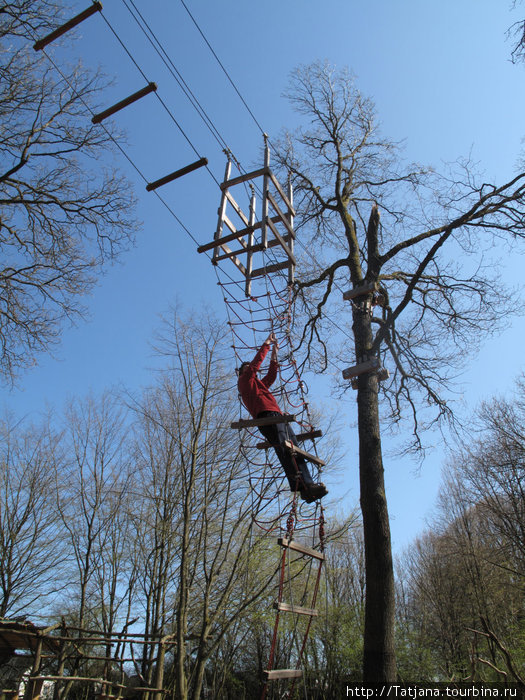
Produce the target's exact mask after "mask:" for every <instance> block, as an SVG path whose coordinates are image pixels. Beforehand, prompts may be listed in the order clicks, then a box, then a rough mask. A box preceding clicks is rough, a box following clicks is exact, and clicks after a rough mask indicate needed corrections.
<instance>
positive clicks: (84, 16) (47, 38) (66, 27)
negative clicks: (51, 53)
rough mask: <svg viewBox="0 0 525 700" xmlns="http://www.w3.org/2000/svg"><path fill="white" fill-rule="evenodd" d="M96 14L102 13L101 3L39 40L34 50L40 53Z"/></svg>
mask: <svg viewBox="0 0 525 700" xmlns="http://www.w3.org/2000/svg"><path fill="white" fill-rule="evenodd" d="M3 9H4V8H3V7H2V10H3ZM95 12H102V4H101V3H100V2H94V3H93V4H92V5H91V6H90V7H88V8H87V10H84V11H83V12H81V13H80V14H78V15H75V17H73V18H72V19H70V20H68V21H67V22H66V23H65V24H62V25H61V26H60V27H58V28H57V29H55V30H54V31H53V32H51V34H48V35H47V36H45V37H44V38H43V39H39V40H38V41H37V42H35V43H34V44H33V48H34V50H35V51H40V50H41V49H43V48H45V47H46V46H47V45H48V44H51V43H52V42H53V41H55V39H58V37H60V36H62V35H63V34H65V33H66V32H69V30H70V29H73V27H76V26H77V24H80V23H81V22H83V21H84V20H86V19H87V18H88V17H91V15H93V14H95Z"/></svg>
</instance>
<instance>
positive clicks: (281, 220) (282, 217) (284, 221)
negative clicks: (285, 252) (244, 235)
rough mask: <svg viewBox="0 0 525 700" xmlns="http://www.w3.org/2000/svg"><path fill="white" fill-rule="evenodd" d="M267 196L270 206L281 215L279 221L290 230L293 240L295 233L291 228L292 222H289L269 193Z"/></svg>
mask: <svg viewBox="0 0 525 700" xmlns="http://www.w3.org/2000/svg"><path fill="white" fill-rule="evenodd" d="M267 196H268V200H269V202H270V204H271V205H272V207H273V208H274V211H275V212H277V214H278V215H279V221H280V222H281V223H282V224H284V225H285V226H286V228H287V229H288V233H289V234H290V235H291V236H292V238H295V231H294V230H293V227H292V226H291V224H290V222H289V221H288V220H287V218H286V215H285V214H284V213H283V212H282V211H281V209H280V208H279V205H278V204H277V202H276V201H275V199H274V198H273V197H272V195H271V194H270V193H269V192H268V193H267Z"/></svg>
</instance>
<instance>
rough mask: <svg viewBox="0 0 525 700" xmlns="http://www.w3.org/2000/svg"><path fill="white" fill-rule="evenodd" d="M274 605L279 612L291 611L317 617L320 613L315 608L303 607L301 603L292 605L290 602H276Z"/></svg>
mask: <svg viewBox="0 0 525 700" xmlns="http://www.w3.org/2000/svg"><path fill="white" fill-rule="evenodd" d="M273 607H274V608H275V609H276V610H279V612H291V613H295V614H296V615H310V617H317V615H318V614H319V613H318V612H317V610H315V609H314V608H303V607H302V606H300V605H290V604H289V603H278V602H275V603H274V604H273Z"/></svg>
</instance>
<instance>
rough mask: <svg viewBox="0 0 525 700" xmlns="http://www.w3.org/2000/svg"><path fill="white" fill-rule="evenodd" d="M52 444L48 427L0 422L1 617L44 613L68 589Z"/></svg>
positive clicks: (8, 419)
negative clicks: (63, 587)
mask: <svg viewBox="0 0 525 700" xmlns="http://www.w3.org/2000/svg"><path fill="white" fill-rule="evenodd" d="M53 444H54V440H53V439H52V438H51V435H50V431H49V429H48V427H47V426H46V425H43V426H36V425H32V426H30V425H24V424H23V423H22V422H21V421H20V422H17V421H15V420H14V418H13V417H12V416H8V417H5V418H4V419H3V420H2V421H0V617H8V616H10V617H15V616H21V615H23V616H26V617H27V616H37V615H38V616H40V615H42V614H43V613H44V611H45V609H46V606H48V605H50V604H51V602H52V598H53V596H54V595H55V594H57V593H58V592H59V591H60V589H61V585H63V584H61V579H62V574H63V572H64V562H65V558H66V556H65V547H64V545H63V539H62V535H61V528H60V523H59V520H58V518H57V515H56V512H55V510H54V508H53V500H54V499H53V487H52V484H53V476H52V475H53V472H54V467H55V460H56V458H57V455H56V453H55V450H54V447H53Z"/></svg>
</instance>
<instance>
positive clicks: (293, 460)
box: [257, 411, 314, 491]
mask: <svg viewBox="0 0 525 700" xmlns="http://www.w3.org/2000/svg"><path fill="white" fill-rule="evenodd" d="M279 415H280V414H279V413H277V411H261V413H259V414H258V415H257V418H266V417H268V416H279ZM259 430H260V431H261V433H262V434H263V435H264V437H265V438H266V439H267V440H268V442H269V443H270V444H271V445H272V447H273V449H274V450H275V454H276V455H277V458H278V459H279V462H280V463H281V465H282V467H283V469H284V473H285V474H286V478H287V479H288V483H289V484H290V490H291V491H296V490H297V489H301V488H302V487H303V486H309V485H310V484H313V483H314V481H313V479H312V475H311V474H310V471H309V469H308V465H307V463H306V461H305V460H304V458H303V457H301V456H299V455H295V456H292V453H291V452H290V450H288V449H286V448H285V447H283V445H284V441H285V440H290V441H291V442H293V444H294V445H297V439H296V437H295V435H294V432H293V430H292V428H291V427H290V424H289V423H275V424H274V425H260V426H259Z"/></svg>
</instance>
